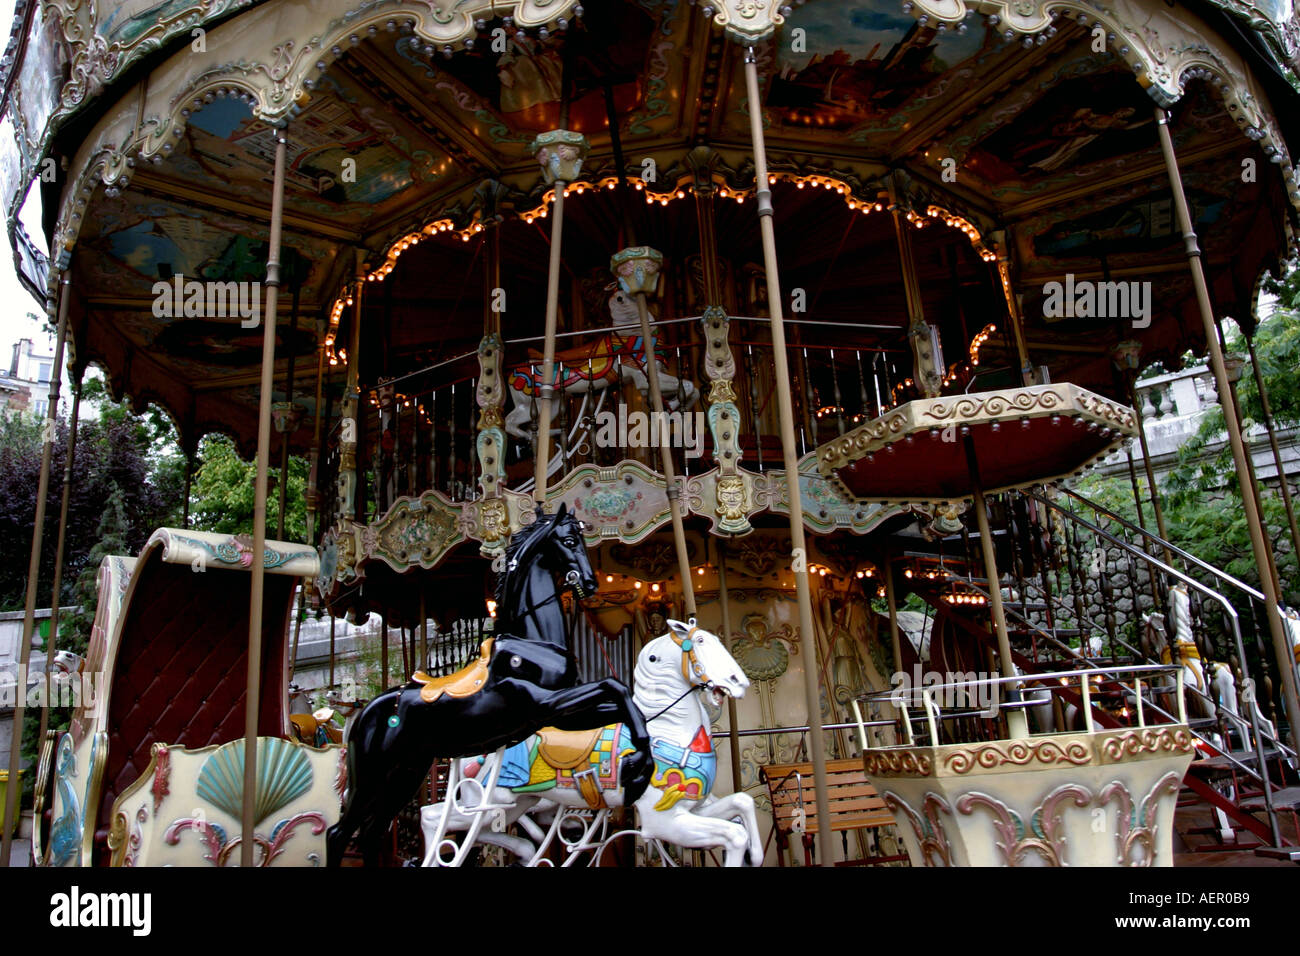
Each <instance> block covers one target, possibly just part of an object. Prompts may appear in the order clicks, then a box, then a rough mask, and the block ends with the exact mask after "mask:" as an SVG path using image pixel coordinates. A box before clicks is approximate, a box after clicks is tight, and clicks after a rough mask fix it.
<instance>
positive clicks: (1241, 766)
mask: <svg viewBox="0 0 1300 956" xmlns="http://www.w3.org/2000/svg"><path fill="white" fill-rule="evenodd" d="M967 587H969V588H971V589H972V591H975V592H976V593H980V594H983V596H984V597H991V596H989V593H988V592H987V591H984V589H983V588H982V587H979V585H978V584H970V583H967ZM1010 613H1011V614H1014V615H1015V617H1018V618H1021V619H1022V620H1026V619H1024V618H1023V617H1022V615H1021V614H1019V611H1014V610H1013V611H1010ZM1026 623H1028V624H1030V626H1031V627H1035V628H1036V627H1037V626H1036V624H1034V623H1032V622H1027V620H1026ZM1039 630H1040V631H1041V628H1039ZM1044 637H1047V639H1048V640H1050V641H1053V643H1056V644H1060V641H1058V640H1057V639H1054V637H1052V635H1048V633H1045V632H1044ZM1115 640H1118V641H1119V644H1122V645H1123V646H1126V648H1128V650H1131V652H1134V653H1135V654H1139V656H1143V657H1145V656H1144V654H1143V652H1140V650H1138V649H1136V648H1132V646H1131V645H1128V644H1127V643H1126V641H1123V640H1121V639H1118V637H1117V639H1115ZM1069 652H1070V653H1071V654H1074V648H1069ZM1075 659H1076V661H1078V662H1079V663H1080V665H1083V666H1084V667H1091V669H1092V670H1095V671H1105V670H1109V669H1108V667H1104V666H1101V665H1099V663H1095V662H1093V661H1091V659H1088V658H1087V657H1083V656H1078V654H1076V656H1075ZM1145 659H1149V658H1145ZM1149 666H1157V667H1169V666H1173V665H1156V663H1154V662H1153V663H1152V665H1149ZM1071 672H1078V671H1071ZM1037 676H1039V675H1036V674H1023V675H1021V679H1024V680H1031V679H1035V678H1037ZM1179 684H1180V685H1182V689H1180V692H1179V702H1182V695H1184V693H1186V692H1187V689H1191V691H1192V692H1193V693H1195V695H1196V696H1197V697H1200V698H1201V700H1206V701H1210V702H1212V704H1213V700H1210V697H1209V696H1208V695H1206V693H1205V692H1204V691H1201V689H1200V688H1196V687H1192V688H1188V687H1187V684H1184V683H1183V682H1182V680H1179ZM1125 691H1126V693H1132V692H1130V691H1127V688H1125ZM1001 706H1002V708H1010V706H1013V705H1011V704H1010V702H1008V704H1002V705H1001ZM1030 706H1039V704H1036V702H1034V701H1030ZM1136 706H1138V709H1139V710H1141V709H1143V702H1141V698H1140V696H1138V701H1136ZM1147 706H1149V708H1152V709H1153V710H1154V711H1156V713H1158V714H1160V715H1161V717H1166V718H1169V719H1170V721H1179V722H1180V723H1187V721H1186V719H1179V718H1177V717H1174V715H1173V714H1170V713H1169V711H1167V710H1165V709H1164V708H1162V706H1160V705H1158V704H1157V702H1156V701H1154V700H1153V701H1151V702H1149V704H1148V705H1147ZM980 713H983V711H980ZM1089 713H1091V711H1089ZM962 715H965V714H954V717H962ZM984 715H985V717H987V715H988V714H984ZM1229 717H1231V714H1229ZM1253 717H1255V715H1253V713H1252V721H1253ZM1235 721H1236V722H1238V724H1245V723H1247V721H1245V718H1243V717H1236V718H1235ZM1249 726H1251V728H1252V730H1253V731H1255V732H1256V735H1257V736H1258V735H1264V736H1265V737H1266V739H1268V740H1269V741H1270V743H1271V744H1273V745H1274V747H1275V748H1278V749H1279V750H1281V752H1282V753H1283V754H1294V753H1295V752H1294V750H1291V748H1288V747H1287V745H1286V744H1283V743H1282V741H1281V740H1279V739H1278V737H1277V736H1273V735H1270V734H1266V732H1265V731H1264V730H1262V728H1260V727H1257V726H1256V724H1253V723H1252V724H1249ZM909 731H910V724H909ZM1188 731H1191V734H1192V736H1193V737H1196V739H1197V740H1200V741H1201V743H1203V744H1205V745H1206V747H1209V748H1212V749H1213V750H1214V752H1216V753H1218V754H1219V756H1221V757H1222V758H1223V760H1226V761H1227V762H1229V763H1231V765H1232V766H1235V767H1236V769H1238V770H1239V771H1242V773H1243V774H1245V775H1247V777H1252V778H1255V779H1256V780H1258V782H1260V783H1261V784H1264V778H1262V777H1261V775H1260V773H1262V771H1264V766H1262V765H1261V767H1260V773H1257V771H1256V770H1253V769H1252V767H1251V766H1248V765H1247V763H1243V762H1242V761H1239V760H1238V758H1236V757H1234V756H1232V754H1231V753H1230V752H1226V749H1225V748H1223V747H1219V745H1218V744H1216V743H1214V741H1213V740H1210V739H1208V737H1206V736H1205V735H1203V734H1200V732H1197V730H1196V728H1195V727H1192V726H1191V724H1188ZM1244 739H1245V737H1244V735H1243V740H1244Z"/></svg>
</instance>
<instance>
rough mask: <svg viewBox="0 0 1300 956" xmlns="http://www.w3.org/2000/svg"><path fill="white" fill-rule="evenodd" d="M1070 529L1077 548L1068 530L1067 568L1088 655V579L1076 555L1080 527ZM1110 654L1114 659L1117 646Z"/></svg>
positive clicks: (1049, 524)
mask: <svg viewBox="0 0 1300 956" xmlns="http://www.w3.org/2000/svg"><path fill="white" fill-rule="evenodd" d="M1046 517H1047V529H1048V530H1047V533H1048V541H1049V544H1050V545H1051V546H1053V547H1054V546H1055V538H1056V530H1055V529H1056V525H1055V524H1054V523H1053V522H1052V520H1051V515H1050V514H1048V515H1047V516H1046ZM1070 527H1071V528H1073V529H1075V535H1074V545H1075V546H1074V547H1072V546H1071V544H1070V532H1069V530H1067V531H1066V533H1065V566H1066V571H1067V573H1068V575H1069V580H1070V593H1071V594H1072V595H1073V597H1074V617H1075V626H1076V627H1078V629H1079V645H1080V647H1081V648H1082V649H1083V651H1084V653H1085V654H1086V653H1087V647H1088V641H1089V640H1090V639H1091V638H1092V633H1091V629H1090V628H1089V627H1087V625H1085V624H1084V611H1083V595H1084V590H1085V588H1086V585H1087V578H1085V577H1084V576H1083V575H1082V574H1081V573H1080V569H1079V561H1078V554H1077V553H1076V550H1077V545H1078V541H1079V536H1078V525H1076V524H1074V523H1073V522H1071V523H1070ZM1110 652H1111V657H1112V658H1113V657H1114V654H1115V646H1114V645H1113V644H1112V645H1111V647H1110Z"/></svg>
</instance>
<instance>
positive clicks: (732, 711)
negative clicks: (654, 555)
mask: <svg viewBox="0 0 1300 956" xmlns="http://www.w3.org/2000/svg"><path fill="white" fill-rule="evenodd" d="M718 604H719V606H720V607H721V608H722V643H723V646H725V647H726V648H727V649H728V650H730V649H731V599H730V597H729V595H728V592H727V545H726V542H724V541H722V540H719V541H718ZM736 722H737V717H736V699H735V698H734V697H732V696H731V695H730V694H728V695H727V726H728V728H730V729H729V730H728V732H727V739H728V740H729V741H730V750H731V790H732V792H733V793H740V737H739V736H738V735H737V734H736V729H737V727H736Z"/></svg>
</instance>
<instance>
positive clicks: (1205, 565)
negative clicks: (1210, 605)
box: [1023, 485, 1265, 601]
mask: <svg viewBox="0 0 1300 956" xmlns="http://www.w3.org/2000/svg"><path fill="white" fill-rule="evenodd" d="M1056 490H1057V491H1059V492H1061V493H1062V494H1066V495H1069V496H1070V497H1071V498H1073V499H1075V500H1076V501H1079V502H1081V503H1082V504H1084V505H1086V506H1087V507H1089V508H1092V509H1093V510H1094V511H1098V512H1101V513H1102V514H1104V515H1105V516H1106V517H1107V518H1110V519H1111V520H1112V521H1115V522H1117V523H1118V524H1120V525H1121V526H1123V527H1124V528H1127V529H1128V530H1129V531H1136V532H1137V533H1138V534H1140V535H1142V536H1143V537H1144V538H1147V539H1148V540H1150V541H1153V542H1155V543H1156V544H1158V545H1160V547H1161V548H1166V549H1168V550H1169V551H1172V552H1174V553H1175V554H1177V555H1178V556H1179V557H1180V558H1182V559H1183V560H1185V561H1190V562H1192V564H1195V565H1196V566H1197V567H1198V568H1201V569H1202V570H1204V571H1209V572H1210V573H1211V574H1213V575H1214V576H1215V577H1217V578H1220V579H1221V580H1223V581H1226V582H1227V583H1229V584H1231V585H1232V586H1233V587H1235V588H1236V589H1237V590H1239V591H1244V592H1245V593H1246V594H1247V595H1249V596H1250V597H1252V598H1254V599H1255V600H1257V601H1263V600H1264V599H1265V598H1264V595H1263V594H1261V593H1260V592H1259V591H1256V590H1255V589H1254V588H1252V587H1251V586H1250V585H1249V584H1247V583H1246V582H1245V581H1241V580H1238V579H1237V578H1234V577H1233V576H1232V575H1231V574H1229V573H1228V572H1227V571H1224V570H1222V569H1221V568H1216V567H1215V566H1214V565H1212V564H1210V563H1209V562H1207V561H1204V560H1202V559H1201V558H1198V557H1197V556H1196V555H1194V554H1192V553H1191V552H1190V551H1184V550H1183V549H1182V548H1180V547H1178V545H1176V544H1173V543H1171V542H1169V541H1166V540H1165V539H1164V538H1162V537H1160V536H1159V535H1158V534H1153V533H1152V532H1150V531H1148V530H1147V529H1146V528H1143V527H1142V526H1141V525H1135V524H1133V523H1132V522H1131V521H1129V520H1128V519H1127V518H1122V517H1120V516H1119V515H1117V514H1115V512H1113V511H1111V510H1110V509H1109V508H1107V507H1105V506H1104V505H1100V504H1098V503H1097V502H1095V501H1093V500H1091V499H1090V498H1085V497H1084V496H1083V495H1081V494H1079V493H1078V492H1077V491H1074V490H1072V489H1070V488H1066V487H1064V486H1061V485H1057V486H1056ZM1023 494H1025V495H1028V496H1029V497H1030V498H1034V499H1035V500H1037V501H1041V502H1043V503H1044V504H1047V505H1051V506H1052V507H1053V508H1056V509H1057V510H1058V511H1069V509H1066V508H1062V507H1061V506H1060V505H1058V504H1056V503H1055V502H1053V501H1049V500H1047V499H1046V498H1044V497H1043V496H1041V495H1039V494H1037V493H1036V492H1034V491H1032V490H1029V489H1025V490H1024V491H1023ZM1069 513H1070V514H1073V512H1069Z"/></svg>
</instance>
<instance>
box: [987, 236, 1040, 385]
mask: <svg viewBox="0 0 1300 956" xmlns="http://www.w3.org/2000/svg"><path fill="white" fill-rule="evenodd" d="M990 238H991V239H992V240H993V243H994V252H995V258H996V262H997V270H998V281H999V282H1000V283H1001V284H1002V296H1003V298H1004V299H1006V303H1007V318H1008V319H1009V320H1010V322H1011V336H1012V338H1013V340H1014V341H1015V345H1016V358H1017V359H1018V360H1019V361H1020V384H1022V385H1033V384H1034V366H1033V364H1032V363H1031V361H1030V358H1029V343H1028V342H1026V340H1025V317H1024V314H1023V312H1022V311H1021V307H1020V299H1019V297H1018V296H1017V295H1016V291H1015V285H1014V284H1013V283H1012V281H1011V237H1010V236H1009V235H1008V234H1007V233H1006V232H995V233H992V234H991V236H990Z"/></svg>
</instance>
